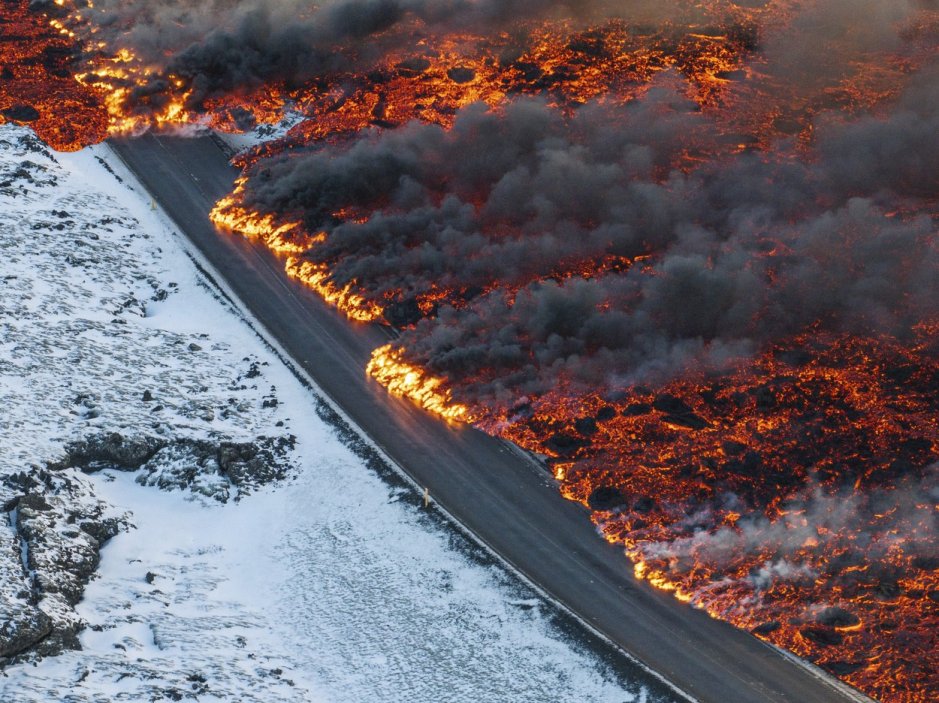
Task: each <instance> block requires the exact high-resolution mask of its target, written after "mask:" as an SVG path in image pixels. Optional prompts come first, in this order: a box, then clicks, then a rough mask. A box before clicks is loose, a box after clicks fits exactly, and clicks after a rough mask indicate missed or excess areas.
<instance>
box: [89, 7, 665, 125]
mask: <svg viewBox="0 0 939 703" xmlns="http://www.w3.org/2000/svg"><path fill="white" fill-rule="evenodd" d="M615 5H616V3H613V2H606V1H605V0H328V1H327V2H325V3H319V2H311V1H310V0H276V1H274V0H211V1H210V2H200V3H196V4H194V3H184V2H179V1H178V0H160V1H159V2H150V1H149V0H147V1H144V0H132V1H131V2H123V1H118V0H104V2H96V3H95V4H94V6H93V7H87V8H84V13H83V14H84V16H85V17H86V19H87V20H90V21H88V22H86V23H84V24H81V25H80V26H79V28H78V29H79V31H81V32H83V33H84V34H85V36H86V38H87V39H89V40H91V41H92V44H93V45H94V46H95V47H97V46H98V44H99V42H102V41H103V42H104V45H105V46H106V47H109V48H110V49H111V50H113V51H116V50H118V49H121V48H132V49H133V51H134V53H135V55H136V56H137V57H138V58H139V59H140V60H141V61H142V62H143V63H144V64H145V65H146V66H148V67H150V69H151V71H152V72H153V74H152V77H151V78H150V80H148V81H147V82H146V83H145V84H144V85H142V86H140V85H138V86H135V90H134V92H133V94H132V95H131V96H130V99H129V105H128V107H129V108H131V109H136V110H137V111H140V112H145V111H147V110H149V109H154V108H159V107H160V106H161V105H163V104H164V103H165V102H166V101H167V100H169V94H170V93H171V92H173V91H174V90H178V89H179V86H178V85H171V83H170V77H172V78H173V80H174V81H177V82H178V81H182V82H183V84H184V87H185V89H187V90H190V91H191V94H190V96H189V107H190V108H191V109H195V110H198V109H200V108H201V106H202V105H203V103H204V101H205V100H206V99H209V98H213V97H218V96H222V95H228V94H231V93H237V92H240V91H245V90H250V89H251V88H254V87H257V86H260V85H268V84H278V85H284V86H285V87H286V88H287V89H291V88H295V87H300V86H308V85H309V84H310V83H311V81H314V80H316V79H318V78H321V77H323V76H326V75H335V74H337V73H341V72H347V71H351V70H367V69H368V68H369V67H371V66H373V65H374V64H375V62H377V61H379V60H380V59H382V58H383V57H385V56H387V55H388V53H389V52H390V51H393V50H403V51H407V50H410V51H415V52H416V51H419V49H420V41H421V39H422V38H423V37H426V36H427V35H428V34H432V33H442V32H452V31H455V30H466V29H473V30H476V31H479V32H483V33H485V32H492V31H494V30H496V29H501V28H503V27H505V26H507V25H511V24H512V23H515V22H518V21H519V20H525V21H536V20H539V19H547V18H563V19H568V20H574V21H576V22H587V21H596V20H598V19H601V18H603V17H604V16H607V15H609V14H610V12H611V10H610V8H611V7H615ZM646 6H649V7H651V6H652V5H651V3H646V2H642V3H639V4H637V7H636V8H635V11H636V12H641V11H642V8H643V7H646ZM402 25H408V26H410V27H411V28H412V30H413V29H414V27H419V31H401V32H397V31H395V30H396V29H398V28H400V27H401V26H402ZM96 50H97V49H96Z"/></svg>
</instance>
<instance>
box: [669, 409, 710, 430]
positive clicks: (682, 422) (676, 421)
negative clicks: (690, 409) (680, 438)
mask: <svg viewBox="0 0 939 703" xmlns="http://www.w3.org/2000/svg"><path fill="white" fill-rule="evenodd" d="M662 422H664V423H665V424H667V425H671V426H673V427H681V428H683V429H686V430H703V429H704V428H705V427H707V426H708V422H707V420H705V419H704V418H703V417H701V416H700V415H697V414H695V413H684V414H682V415H663V416H662Z"/></svg>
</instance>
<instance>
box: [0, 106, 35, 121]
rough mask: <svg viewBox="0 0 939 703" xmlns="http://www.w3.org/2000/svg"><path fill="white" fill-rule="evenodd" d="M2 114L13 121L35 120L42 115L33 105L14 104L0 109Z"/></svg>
mask: <svg viewBox="0 0 939 703" xmlns="http://www.w3.org/2000/svg"><path fill="white" fill-rule="evenodd" d="M0 115H3V116H4V117H5V118H6V119H8V120H10V121H11V122H35V121H36V120H38V119H39V117H40V114H39V110H37V109H36V108H34V107H33V106H32V105H14V106H13V107H8V108H6V109H5V110H0Z"/></svg>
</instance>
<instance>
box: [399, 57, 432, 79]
mask: <svg viewBox="0 0 939 703" xmlns="http://www.w3.org/2000/svg"><path fill="white" fill-rule="evenodd" d="M395 68H396V69H397V70H398V73H399V74H400V75H402V76H404V77H406V78H413V77H414V76H419V75H420V74H422V73H423V72H424V71H426V70H427V69H428V68H430V61H428V60H427V59H425V58H421V57H419V56H416V57H414V58H411V59H405V60H404V61H402V62H401V63H399V64H398V65H397V66H395Z"/></svg>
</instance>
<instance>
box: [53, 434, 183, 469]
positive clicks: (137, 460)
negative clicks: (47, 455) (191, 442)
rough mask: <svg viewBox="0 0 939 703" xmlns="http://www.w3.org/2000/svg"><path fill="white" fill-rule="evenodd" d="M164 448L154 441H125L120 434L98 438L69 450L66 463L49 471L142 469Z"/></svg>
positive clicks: (69, 446)
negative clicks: (96, 468) (102, 466)
mask: <svg viewBox="0 0 939 703" xmlns="http://www.w3.org/2000/svg"><path fill="white" fill-rule="evenodd" d="M165 445H166V442H165V441H164V440H161V439H157V438H155V437H125V436H123V435H121V434H119V433H118V432H111V433H107V434H100V435H95V436H92V437H89V438H88V439H83V440H79V441H78V442H73V443H71V444H69V445H68V446H66V447H65V453H66V457H65V459H63V460H62V461H60V462H57V463H55V464H53V465H51V466H50V468H53V469H56V468H66V467H72V466H74V467H78V468H80V469H90V468H95V467H96V466H101V465H105V464H106V465H108V466H111V467H114V468H120V469H139V468H140V467H141V466H143V465H144V464H145V463H147V461H149V460H150V457H152V456H153V455H154V454H156V453H157V451H159V450H160V449H162V448H163V447H164V446H165Z"/></svg>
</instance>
